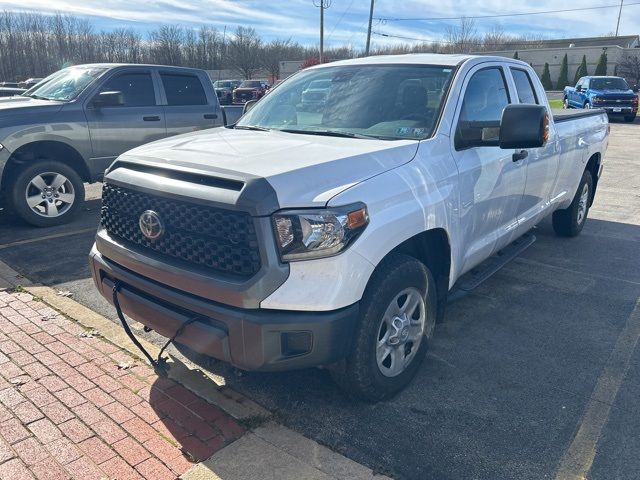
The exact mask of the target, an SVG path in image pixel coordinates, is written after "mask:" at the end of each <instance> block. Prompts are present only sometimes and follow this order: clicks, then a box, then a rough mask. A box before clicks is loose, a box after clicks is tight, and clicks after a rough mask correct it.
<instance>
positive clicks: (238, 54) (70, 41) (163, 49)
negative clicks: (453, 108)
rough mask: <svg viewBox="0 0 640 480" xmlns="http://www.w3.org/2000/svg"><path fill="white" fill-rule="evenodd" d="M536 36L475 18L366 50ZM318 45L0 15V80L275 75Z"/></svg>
mask: <svg viewBox="0 0 640 480" xmlns="http://www.w3.org/2000/svg"><path fill="white" fill-rule="evenodd" d="M525 41H526V42H535V41H536V39H535V38H526V37H513V36H509V35H507V34H505V33H504V32H502V31H501V30H499V29H495V30H493V31H491V32H489V33H487V34H484V35H482V36H481V35H478V34H477V32H476V29H475V24H474V22H473V20H467V19H464V20H462V21H461V22H460V24H459V25H457V26H455V27H450V28H449V29H448V30H447V32H446V34H445V38H444V39H443V40H442V41H440V42H421V43H413V44H401V45H394V46H387V47H382V46H380V47H378V48H375V49H374V50H373V51H372V53H373V54H375V55H381V54H398V53H418V52H434V53H462V52H470V51H488V50H499V49H504V48H509V47H510V46H511V45H517V44H522V42H525ZM318 53H319V52H318V48H317V47H315V46H306V45H302V44H300V43H298V42H295V41H292V40H290V39H276V40H272V41H269V42H266V41H264V40H262V39H261V38H260V37H259V36H258V34H257V33H256V31H255V30H254V29H253V28H247V27H241V26H240V27H237V28H236V29H235V30H233V31H228V32H227V31H224V30H223V31H220V30H219V29H216V28H213V27H209V26H202V27H200V28H187V27H183V26H179V25H162V26H160V27H158V28H157V29H155V30H153V31H151V32H149V33H148V34H147V35H144V36H143V35H142V34H140V33H139V32H137V31H136V30H134V29H132V28H118V29H115V30H112V31H96V29H95V27H94V26H93V24H92V23H91V22H90V21H89V20H87V19H85V18H81V17H77V16H74V15H69V14H62V13H59V14H55V15H45V14H37V13H21V12H10V11H4V12H0V79H1V80H10V81H19V80H24V79H26V78H28V77H43V76H47V75H49V74H50V73H53V72H55V71H56V70H59V69H60V68H63V67H65V66H68V65H74V64H81V63H100V62H122V63H152V64H159V65H177V66H189V67H195V68H202V69H205V70H218V69H231V70H234V71H235V72H237V74H238V75H239V76H242V77H243V78H251V77H252V76H254V75H256V74H257V72H258V71H266V72H267V73H268V74H269V75H270V76H272V77H274V78H277V77H279V74H280V62H281V61H283V60H299V61H305V60H309V59H314V58H317V57H318ZM362 54H363V52H362V50H360V49H355V48H354V47H352V46H344V47H338V48H328V49H326V50H325V56H326V58H327V59H330V60H342V59H346V58H354V57H357V56H359V55H362Z"/></svg>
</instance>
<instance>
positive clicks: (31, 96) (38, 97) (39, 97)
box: [23, 93, 53, 101]
mask: <svg viewBox="0 0 640 480" xmlns="http://www.w3.org/2000/svg"><path fill="white" fill-rule="evenodd" d="M23 96H25V97H29V98H35V99H36V100H49V101H53V99H52V98H49V97H41V96H40V95H35V94H33V93H32V94H31V95H23Z"/></svg>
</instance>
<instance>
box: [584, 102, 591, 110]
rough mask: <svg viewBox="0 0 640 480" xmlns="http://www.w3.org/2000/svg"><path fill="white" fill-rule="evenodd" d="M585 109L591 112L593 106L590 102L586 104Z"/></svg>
mask: <svg viewBox="0 0 640 480" xmlns="http://www.w3.org/2000/svg"><path fill="white" fill-rule="evenodd" d="M584 108H586V109H587V110H591V104H590V103H589V102H585V104H584Z"/></svg>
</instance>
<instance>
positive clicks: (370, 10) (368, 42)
mask: <svg viewBox="0 0 640 480" xmlns="http://www.w3.org/2000/svg"><path fill="white" fill-rule="evenodd" d="M374 1H375V0H371V8H370V9H369V29H368V30H367V47H366V48H365V50H364V56H365V57H368V56H369V48H370V47H371V24H372V23H373V3H374Z"/></svg>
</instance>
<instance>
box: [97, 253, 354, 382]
mask: <svg viewBox="0 0 640 480" xmlns="http://www.w3.org/2000/svg"><path fill="white" fill-rule="evenodd" d="M90 264H91V271H92V275H93V279H94V282H95V284H96V287H97V288H98V290H99V291H100V293H101V294H102V295H103V296H104V297H105V298H106V299H107V300H108V301H109V302H110V303H112V289H113V286H114V284H115V282H119V283H120V285H121V288H120V293H119V294H118V295H119V297H118V299H119V302H120V305H121V307H122V310H123V313H125V314H126V315H127V316H128V317H130V318H132V319H134V320H136V321H139V322H140V323H142V324H143V325H145V326H147V327H149V328H151V329H153V330H155V331H156V332H158V333H159V334H160V335H163V336H165V337H172V336H173V335H174V334H175V332H176V331H177V330H178V328H180V326H181V325H182V324H184V323H186V322H187V321H189V320H190V319H191V318H193V317H198V320H197V321H195V322H193V323H191V324H189V325H188V326H187V327H186V328H185V329H184V330H183V332H182V333H181V335H180V336H178V338H177V339H176V341H177V342H178V343H181V344H183V345H186V346H187V347H189V348H191V349H192V350H194V351H196V352H199V353H202V354H205V355H208V356H211V357H214V358H217V359H219V360H223V361H225V362H228V363H230V364H232V365H234V366H236V367H238V368H241V369H243V370H261V371H278V370H292V369H299V368H307V367H314V366H319V365H327V364H330V363H333V362H336V361H338V360H340V359H341V358H343V357H344V356H345V355H346V352H347V349H348V347H349V345H350V344H351V339H352V336H353V331H354V329H355V326H356V322H357V317H358V307H359V305H358V304H357V303H356V304H354V305H351V306H349V307H346V308H342V309H339V310H333V311H329V312H299V311H284V310H264V309H243V308H236V307H230V306H227V305H223V304H221V303H217V302H212V301H210V300H206V299H204V298H202V297H197V296H194V295H190V294H188V293H186V292H182V291H180V290H177V289H174V288H171V287H167V286H165V285H162V284H159V283H157V282H154V281H153V280H151V279H149V278H146V277H143V276H140V275H138V274H136V273H134V272H132V271H130V270H127V269H125V268H123V267H121V266H119V265H118V264H116V263H114V262H112V261H111V260H109V259H108V258H106V257H104V256H103V255H101V254H100V252H98V250H97V249H96V248H95V246H94V248H93V249H92V251H91V254H90Z"/></svg>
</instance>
